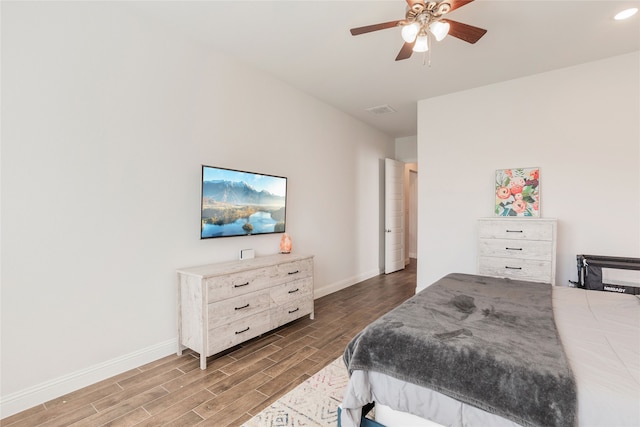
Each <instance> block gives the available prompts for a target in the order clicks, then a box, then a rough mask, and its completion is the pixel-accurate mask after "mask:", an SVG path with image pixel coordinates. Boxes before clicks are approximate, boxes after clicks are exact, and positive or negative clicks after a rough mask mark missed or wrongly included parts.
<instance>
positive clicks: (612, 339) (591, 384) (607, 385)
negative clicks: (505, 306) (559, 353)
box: [553, 287, 640, 427]
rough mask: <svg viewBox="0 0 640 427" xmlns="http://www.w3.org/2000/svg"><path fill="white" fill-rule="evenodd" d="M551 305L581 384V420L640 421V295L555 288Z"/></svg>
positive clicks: (639, 423) (611, 423)
mask: <svg viewBox="0 0 640 427" xmlns="http://www.w3.org/2000/svg"><path fill="white" fill-rule="evenodd" d="M553 305H554V316H555V320H556V326H557V328H558V332H559V334H560V339H561V340H562V345H563V346H564V350H565V354H566V355H567V359H568V360H569V364H570V365H571V369H572V370H573V374H574V377H575V379H576V385H577V387H578V425H579V426H581V427H587V426H588V427H590V426H611V427H614V426H615V427H622V426H630V427H638V426H640V298H638V297H637V296H634V295H621V294H616V293H613V292H599V291H585V290H582V289H575V288H566V287H555V288H554V289H553Z"/></svg>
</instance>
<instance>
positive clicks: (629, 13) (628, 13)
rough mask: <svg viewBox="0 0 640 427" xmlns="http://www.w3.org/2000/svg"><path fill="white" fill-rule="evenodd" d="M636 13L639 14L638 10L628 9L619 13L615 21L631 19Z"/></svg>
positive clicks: (635, 8) (634, 8)
mask: <svg viewBox="0 0 640 427" xmlns="http://www.w3.org/2000/svg"><path fill="white" fill-rule="evenodd" d="M636 13H638V8H637V7H632V8H631V9H626V10H623V11H622V12H619V13H617V14H616V16H614V17H613V19H615V20H616V21H621V20H623V19H627V18H631V17H632V16H633V15H635V14H636Z"/></svg>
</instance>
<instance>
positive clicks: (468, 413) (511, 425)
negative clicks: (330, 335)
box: [340, 274, 640, 427]
mask: <svg viewBox="0 0 640 427" xmlns="http://www.w3.org/2000/svg"><path fill="white" fill-rule="evenodd" d="M344 360H345V364H346V366H347V368H348V370H349V374H350V379H349V384H348V386H347V389H346V391H345V396H344V399H343V402H342V405H341V415H340V423H341V426H342V427H353V426H359V424H360V417H361V410H362V407H363V406H364V405H366V404H367V403H370V402H376V420H377V421H378V422H380V423H382V424H384V425H386V426H387V427H393V426H404V427H407V426H414V425H425V426H433V425H447V426H500V427H502V426H504V427H515V426H576V425H577V426H581V427H583V426H639V425H640V299H639V298H638V297H637V296H634V295H619V294H616V293H608V292H599V291H588V290H583V289H576V288H568V287H552V286H550V285H549V284H543V283H533V282H524V281H516V280H509V279H498V278H493V277H485V276H477V275H467V274H450V275H447V276H445V277H443V278H442V279H440V280H439V281H437V282H436V283H434V284H433V285H431V286H430V287H428V288H427V289H425V290H423V291H422V292H420V293H418V294H416V295H415V296H414V297H412V298H411V299H409V300H408V301H406V302H405V303H403V304H402V305H400V306H399V307H397V308H396V309H394V310H392V311H391V312H389V313H387V314H386V315H384V316H382V317H381V318H380V319H378V320H376V321H375V322H373V323H371V324H370V325H369V326H367V327H366V328H365V329H364V330H363V331H362V332H360V333H359V334H358V335H357V336H356V337H355V338H354V339H353V340H352V341H351V342H350V343H349V345H348V346H347V349H346V350H345V353H344Z"/></svg>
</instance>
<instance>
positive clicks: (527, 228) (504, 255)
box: [478, 218, 557, 285]
mask: <svg viewBox="0 0 640 427" xmlns="http://www.w3.org/2000/svg"><path fill="white" fill-rule="evenodd" d="M556 229H557V221H556V220H555V219H510V218H502V219H494V218H482V219H480V220H479V221H478V274H480V275H484V276H494V277H509V278H512V279H518V280H528V281H532V282H544V283H551V284H552V285H555V280H556Z"/></svg>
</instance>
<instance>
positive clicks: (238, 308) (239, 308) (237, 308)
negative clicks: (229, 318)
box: [236, 304, 249, 310]
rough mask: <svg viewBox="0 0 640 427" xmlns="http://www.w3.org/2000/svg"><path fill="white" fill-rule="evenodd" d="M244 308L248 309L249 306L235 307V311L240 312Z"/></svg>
mask: <svg viewBox="0 0 640 427" xmlns="http://www.w3.org/2000/svg"><path fill="white" fill-rule="evenodd" d="M244 308H249V304H247V305H243V306H242V307H236V310H242V309H244Z"/></svg>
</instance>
